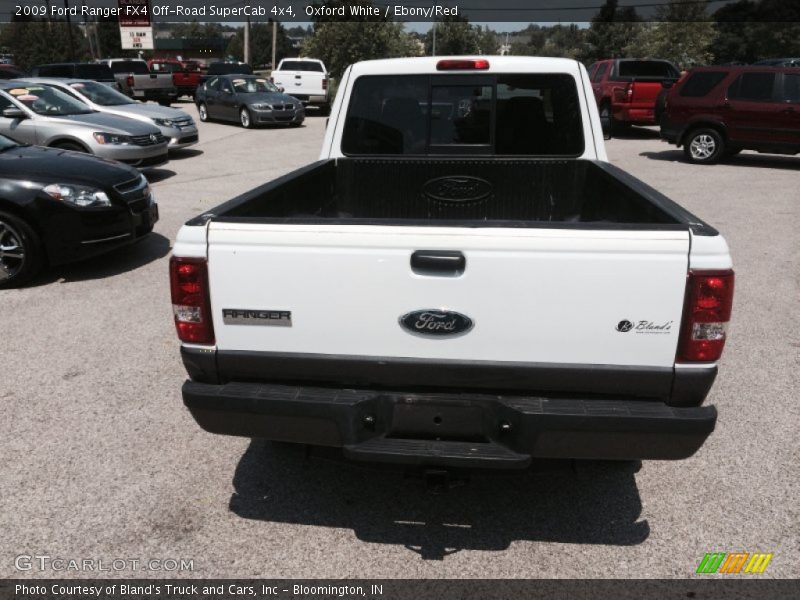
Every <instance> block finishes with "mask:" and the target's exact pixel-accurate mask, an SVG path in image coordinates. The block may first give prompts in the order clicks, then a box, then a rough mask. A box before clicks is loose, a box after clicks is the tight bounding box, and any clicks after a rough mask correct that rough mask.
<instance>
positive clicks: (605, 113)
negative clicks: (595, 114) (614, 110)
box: [600, 102, 616, 138]
mask: <svg viewBox="0 0 800 600" xmlns="http://www.w3.org/2000/svg"><path fill="white" fill-rule="evenodd" d="M604 119H607V120H608V135H609V138H610V137H611V136H612V135H614V129H615V124H616V121H615V120H614V116H613V115H612V114H611V105H610V104H609V103H608V102H603V103H602V104H601V105H600V123H602V122H603V120H604Z"/></svg>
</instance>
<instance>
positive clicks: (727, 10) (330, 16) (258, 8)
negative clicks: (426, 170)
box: [0, 0, 800, 27]
mask: <svg viewBox="0 0 800 600" xmlns="http://www.w3.org/2000/svg"><path fill="white" fill-rule="evenodd" d="M615 4H616V7H615V9H612V8H611V3H609V2H607V0H541V1H538V2H532V1H531V0H433V1H430V0H400V1H394V0H316V1H313V0H312V1H309V0H152V2H148V0H66V2H61V1H60V0H59V1H51V2H48V1H47V0H0V21H5V22H8V21H11V20H29V19H51V20H53V19H59V20H64V19H66V17H68V16H69V17H70V18H72V19H77V20H78V21H92V20H94V19H104V18H105V19H107V18H118V19H119V20H120V22H122V24H123V25H124V26H134V27H143V26H147V25H149V24H150V23H151V22H153V23H159V22H160V23H170V22H172V23H175V22H188V21H195V20H196V21H199V22H209V23H211V22H218V23H226V22H227V23H241V22H244V21H246V20H248V19H249V20H251V21H267V20H270V19H272V20H277V21H280V22H285V23H292V22H295V23H307V22H310V21H363V20H391V21H400V22H434V21H441V20H443V19H445V20H446V19H448V18H454V17H460V18H465V19H468V20H469V21H471V22H474V23H499V22H520V23H554V22H561V23H586V22H589V21H591V20H592V19H596V18H602V19H604V20H614V21H624V20H626V19H633V20H644V21H667V20H679V21H692V20H696V21H702V20H726V21H761V22H782V23H786V22H789V21H796V22H800V2H797V1H792V2H789V1H786V0H671V1H670V0H619V1H618V2H616V3H615ZM720 10H722V13H721V14H722V15H723V18H722V19H720V13H719V11H720ZM609 11H611V12H610V13H609Z"/></svg>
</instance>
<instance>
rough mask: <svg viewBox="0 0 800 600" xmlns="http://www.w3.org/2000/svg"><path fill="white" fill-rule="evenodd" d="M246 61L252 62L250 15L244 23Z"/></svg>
mask: <svg viewBox="0 0 800 600" xmlns="http://www.w3.org/2000/svg"><path fill="white" fill-rule="evenodd" d="M244 62H246V63H247V64H248V65H249V64H250V17H247V22H246V23H245V24H244Z"/></svg>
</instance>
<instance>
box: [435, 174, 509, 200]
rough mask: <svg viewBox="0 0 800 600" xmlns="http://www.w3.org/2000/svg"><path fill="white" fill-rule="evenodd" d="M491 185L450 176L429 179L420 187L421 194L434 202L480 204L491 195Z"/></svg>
mask: <svg viewBox="0 0 800 600" xmlns="http://www.w3.org/2000/svg"><path fill="white" fill-rule="evenodd" d="M493 191H494V188H493V187H492V184H491V183H489V182H488V181H486V180H485V179H480V178H479V177H470V176H468V175H457V176H456V175H451V176H448V177H437V178H436V179H431V180H430V181H428V182H427V183H425V185H424V186H423V187H422V193H423V194H424V195H425V197H426V198H428V199H429V200H434V201H436V202H448V203H450V202H452V203H461V202H480V201H482V200H486V199H487V198H488V197H489V196H491V195H492V192H493Z"/></svg>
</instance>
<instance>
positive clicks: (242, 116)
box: [239, 106, 252, 129]
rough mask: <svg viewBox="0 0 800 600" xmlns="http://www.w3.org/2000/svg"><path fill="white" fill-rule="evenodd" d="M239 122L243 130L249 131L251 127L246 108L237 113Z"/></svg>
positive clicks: (248, 112)
mask: <svg viewBox="0 0 800 600" xmlns="http://www.w3.org/2000/svg"><path fill="white" fill-rule="evenodd" d="M239 122H240V123H241V124H242V127H244V128H245V129H249V128H250V127H251V125H252V121H251V119H250V111H249V110H247V107H246V106H243V107H242V110H241V111H239Z"/></svg>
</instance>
